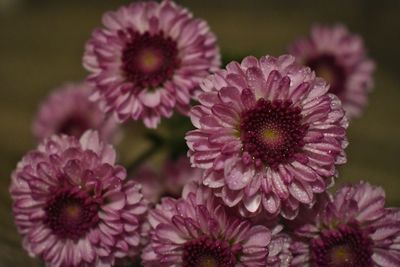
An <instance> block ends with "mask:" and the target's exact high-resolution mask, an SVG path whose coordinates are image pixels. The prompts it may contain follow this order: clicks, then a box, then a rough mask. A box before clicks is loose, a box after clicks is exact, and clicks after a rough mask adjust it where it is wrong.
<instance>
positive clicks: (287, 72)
mask: <svg viewBox="0 0 400 267" xmlns="http://www.w3.org/2000/svg"><path fill="white" fill-rule="evenodd" d="M201 88H202V90H203V92H202V93H201V94H199V102H200V105H198V106H195V107H193V108H192V110H191V113H190V116H191V120H192V123H193V125H194V126H195V127H196V128H197V129H195V130H193V131H190V132H188V134H187V135H186V141H187V144H188V147H189V152H188V155H189V157H190V160H191V163H192V165H193V166H196V167H199V168H202V169H205V172H204V175H203V177H202V183H203V184H204V185H206V186H208V187H210V188H212V189H213V192H214V194H215V195H217V196H219V197H221V198H222V200H223V201H224V202H225V204H226V205H228V206H229V207H234V206H237V207H238V208H239V210H240V212H241V214H242V215H244V216H252V215H256V214H258V213H260V212H261V211H263V212H265V213H267V214H270V215H271V216H274V215H277V214H279V213H281V214H282V215H283V216H284V217H286V218H294V217H295V216H296V215H297V213H298V209H299V206H300V204H306V205H312V204H313V203H314V202H315V194H319V193H322V192H324V191H325V190H326V189H327V187H329V186H330V185H331V184H332V183H333V178H334V176H335V175H336V173H337V170H336V165H338V164H343V163H345V162H346V156H345V153H344V148H345V147H346V146H347V140H346V128H347V125H348V121H347V119H346V117H345V112H344V110H343V108H342V106H341V103H340V100H339V99H338V98H337V97H336V96H335V95H333V94H329V93H328V90H329V86H328V85H327V83H326V82H325V81H324V80H323V79H321V78H317V77H316V76H315V73H314V72H313V71H311V70H310V69H309V68H307V67H303V66H301V65H299V64H297V63H296V62H295V58H294V57H292V56H289V55H283V56H280V57H278V58H275V57H272V56H264V57H261V58H260V59H257V58H255V57H251V56H249V57H246V58H244V59H243V60H242V62H241V63H237V62H231V63H229V64H228V65H227V66H226V69H224V70H220V71H218V72H217V73H215V74H214V75H210V76H209V77H208V78H207V79H205V80H204V81H203V82H202V84H201Z"/></svg>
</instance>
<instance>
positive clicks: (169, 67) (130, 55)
mask: <svg viewBox="0 0 400 267" xmlns="http://www.w3.org/2000/svg"><path fill="white" fill-rule="evenodd" d="M129 33H130V39H129V41H128V42H127V44H126V45H125V48H124V50H123V53H122V70H123V72H124V74H125V77H126V78H127V79H128V80H129V81H130V82H132V83H133V84H135V85H136V87H137V88H140V89H142V88H149V87H151V88H154V87H157V86H159V85H160V84H162V83H164V82H165V81H167V80H169V79H171V78H172V76H173V74H174V72H175V70H176V69H177V68H178V66H179V58H178V48H177V44H176V42H175V41H174V40H172V39H171V38H170V37H164V35H163V33H162V32H160V33H157V34H154V35H151V34H150V33H149V32H145V33H143V34H141V33H138V32H135V31H130V32H129ZM121 34H124V33H121Z"/></svg>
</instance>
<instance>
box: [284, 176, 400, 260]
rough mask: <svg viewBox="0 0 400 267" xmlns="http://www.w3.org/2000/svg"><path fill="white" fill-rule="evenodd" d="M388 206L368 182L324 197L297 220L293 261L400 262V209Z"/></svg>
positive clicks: (381, 191) (378, 190)
mask: <svg viewBox="0 0 400 267" xmlns="http://www.w3.org/2000/svg"><path fill="white" fill-rule="evenodd" d="M384 205H385V193H384V191H383V189H382V188H380V187H375V186H372V185H370V184H368V183H365V182H360V183H358V184H355V185H349V186H344V187H343V188H341V189H340V190H338V191H337V192H336V194H335V195H334V196H328V197H324V198H323V199H321V201H320V203H319V205H316V206H315V207H314V208H313V209H311V210H309V211H307V212H305V213H304V214H303V216H299V217H298V218H296V220H294V221H293V222H291V227H290V228H291V229H292V231H293V234H292V235H291V236H292V239H293V243H292V245H291V247H290V250H291V251H292V253H293V256H294V258H293V261H292V266H299V267H300V266H354V267H372V266H376V267H395V266H400V210H399V209H398V208H385V207H384Z"/></svg>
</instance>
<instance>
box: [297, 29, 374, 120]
mask: <svg viewBox="0 0 400 267" xmlns="http://www.w3.org/2000/svg"><path fill="white" fill-rule="evenodd" d="M289 53H291V54H292V55H294V56H295V57H296V58H297V59H298V61H299V62H300V63H302V64H305V65H307V66H309V67H310V68H311V69H313V70H314V71H315V72H316V73H317V76H320V77H322V78H324V79H325V80H326V81H327V82H328V83H329V84H330V89H329V92H330V93H333V94H335V95H337V96H338V97H339V98H340V100H341V101H342V103H343V108H344V109H345V110H346V112H347V116H348V117H356V116H360V115H361V113H362V109H363V107H364V106H365V105H366V103H367V100H368V93H369V92H370V91H371V89H372V84H373V78H372V74H373V71H374V68H375V67H374V63H373V62H372V60H370V59H368V58H367V55H366V51H365V48H364V44H363V41H362V39H361V37H360V36H357V35H354V34H351V33H349V32H348V30H347V29H346V28H345V27H344V26H342V25H337V26H334V27H324V26H319V25H317V26H314V27H313V28H312V29H311V35H310V37H309V38H307V39H300V40H298V41H296V42H295V43H294V44H293V45H292V46H291V47H290V48H289Z"/></svg>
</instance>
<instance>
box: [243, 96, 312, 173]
mask: <svg viewBox="0 0 400 267" xmlns="http://www.w3.org/2000/svg"><path fill="white" fill-rule="evenodd" d="M300 112H301V109H300V108H298V107H294V106H293V105H292V102H291V101H280V100H274V101H269V100H265V99H263V98H261V99H259V100H258V101H257V104H256V105H255V107H254V108H252V109H250V110H247V111H244V112H243V113H242V115H241V123H240V138H241V140H242V144H243V151H244V152H247V153H249V154H250V155H251V156H252V158H253V160H255V162H256V163H260V162H263V163H264V164H266V165H269V166H271V167H276V166H277V165H278V164H280V163H286V162H289V161H291V160H292V159H293V155H295V154H296V153H297V152H299V151H300V150H301V148H302V147H303V145H304V141H303V138H304V136H305V134H306V131H307V129H308V125H307V124H302V116H301V114H300Z"/></svg>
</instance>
